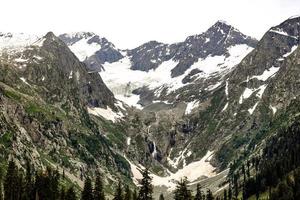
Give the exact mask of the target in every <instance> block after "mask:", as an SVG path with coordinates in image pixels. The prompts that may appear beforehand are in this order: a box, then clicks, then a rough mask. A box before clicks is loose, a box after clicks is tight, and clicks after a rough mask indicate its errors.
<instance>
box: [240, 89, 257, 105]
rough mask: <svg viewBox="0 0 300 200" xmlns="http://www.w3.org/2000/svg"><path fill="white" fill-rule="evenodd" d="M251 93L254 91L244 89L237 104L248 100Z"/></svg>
mask: <svg viewBox="0 0 300 200" xmlns="http://www.w3.org/2000/svg"><path fill="white" fill-rule="evenodd" d="M253 92H255V89H249V88H245V90H244V92H243V94H242V95H241V96H240V100H239V104H242V103H243V101H244V100H245V99H248V98H249V97H250V96H251V95H252V93H253Z"/></svg>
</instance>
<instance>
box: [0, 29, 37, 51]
mask: <svg viewBox="0 0 300 200" xmlns="http://www.w3.org/2000/svg"><path fill="white" fill-rule="evenodd" d="M39 38H40V37H39V36H37V35H30V34H25V33H0V49H17V48H22V47H26V46H30V45H33V44H34V43H36V42H37V41H38V40H39Z"/></svg>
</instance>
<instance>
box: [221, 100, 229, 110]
mask: <svg viewBox="0 0 300 200" xmlns="http://www.w3.org/2000/svg"><path fill="white" fill-rule="evenodd" d="M227 107H228V102H227V103H226V105H225V106H224V108H223V109H222V112H224V111H225V110H226V109H227Z"/></svg>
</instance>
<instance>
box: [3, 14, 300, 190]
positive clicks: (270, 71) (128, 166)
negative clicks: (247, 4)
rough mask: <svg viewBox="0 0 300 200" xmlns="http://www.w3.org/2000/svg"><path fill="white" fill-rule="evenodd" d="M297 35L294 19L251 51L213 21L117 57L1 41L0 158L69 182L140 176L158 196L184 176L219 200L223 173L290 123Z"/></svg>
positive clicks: (95, 50)
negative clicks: (29, 163) (145, 173)
mask: <svg viewBox="0 0 300 200" xmlns="http://www.w3.org/2000/svg"><path fill="white" fill-rule="evenodd" d="M299 33H300V17H292V18H290V19H287V20H286V21H284V22H283V23H281V24H279V25H278V26H275V27H272V28H270V29H269V30H268V31H267V32H266V34H265V35H264V36H263V38H262V39H261V40H260V41H256V40H255V39H253V38H251V37H248V36H245V35H244V34H242V33H241V32H239V31H238V30H237V29H236V28H234V27H232V26H230V25H228V24H227V23H225V22H222V21H219V22H217V23H216V24H214V25H213V26H212V27H211V28H209V29H208V30H207V31H206V32H204V33H202V34H199V35H195V36H190V37H188V38H187V39H186V40H185V41H184V42H181V43H176V44H170V45H169V44H163V43H159V42H156V41H151V42H148V43H145V44H143V45H141V46H139V47H137V48H135V49H132V50H124V51H123V50H119V49H118V48H116V47H115V46H114V45H113V44H112V43H110V42H109V41H107V40H106V39H105V38H101V37H99V36H97V35H95V34H93V33H83V32H82V33H74V34H63V35H60V36H59V37H56V36H55V35H54V34H53V33H51V32H50V33H48V34H47V35H46V36H44V37H37V36H27V35H22V34H18V35H14V34H9V33H7V34H3V33H1V34H0V49H1V51H0V52H1V56H0V58H1V59H0V119H1V120H0V131H1V133H2V136H1V139H0V143H1V151H2V152H4V153H3V155H2V160H4V159H7V156H5V155H10V156H14V157H16V158H18V160H19V162H20V164H23V163H24V162H25V160H26V159H28V158H29V159H30V160H34V161H35V165H36V166H40V167H41V166H45V165H47V164H49V163H50V164H51V165H53V166H59V167H60V168H64V169H65V170H66V171H67V172H68V176H69V178H70V179H72V180H74V181H76V182H77V183H78V184H82V182H81V181H82V180H81V178H84V176H86V175H87V174H88V173H93V172H95V171H101V172H102V173H104V174H105V175H106V176H107V180H106V181H107V182H108V183H110V184H112V183H113V182H115V180H117V178H120V177H121V178H122V180H125V181H126V182H127V183H129V184H131V183H136V184H137V183H138V180H139V179H140V178H141V174H140V169H143V168H144V167H148V168H149V169H150V171H151V176H152V178H153V185H154V186H155V192H156V194H159V193H160V192H168V191H171V190H173V189H174V187H175V182H176V181H177V180H180V178H182V177H184V176H186V177H187V179H188V181H189V182H190V186H191V187H192V189H194V185H195V184H196V183H201V185H202V186H203V187H209V188H210V189H212V191H213V192H215V193H217V192H218V191H220V190H222V188H224V187H226V175H227V173H228V167H229V165H230V163H233V161H235V162H234V163H235V164H239V163H241V162H243V161H244V160H246V159H248V158H249V157H251V156H252V155H253V154H254V153H255V154H256V153H258V152H259V151H260V149H261V147H262V146H263V145H264V141H265V139H266V138H268V137H269V136H270V135H272V134H273V133H274V130H276V128H278V127H279V126H280V125H281V124H284V123H287V121H289V120H290V119H291V118H292V116H288V117H286V113H293V114H291V115H297V114H298V113H294V112H292V111H291V110H290V109H291V107H293V106H292V104H293V102H294V101H297V100H298V99H299V92H300V90H299V80H300V79H299V77H298V76H299V74H300V73H299V72H298V71H299V69H300V68H299V65H300V61H299V58H300V56H299V55H300V50H299V47H298V46H299V39H300V34H299ZM102 79H103V80H102ZM120 100H122V101H123V102H122V101H120ZM130 106H133V107H130ZM107 190H109V188H107Z"/></svg>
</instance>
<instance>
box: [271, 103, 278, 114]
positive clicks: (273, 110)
mask: <svg viewBox="0 0 300 200" xmlns="http://www.w3.org/2000/svg"><path fill="white" fill-rule="evenodd" d="M270 108H271V109H272V112H273V114H274V115H275V113H276V112H277V108H276V107H273V106H272V105H270Z"/></svg>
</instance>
